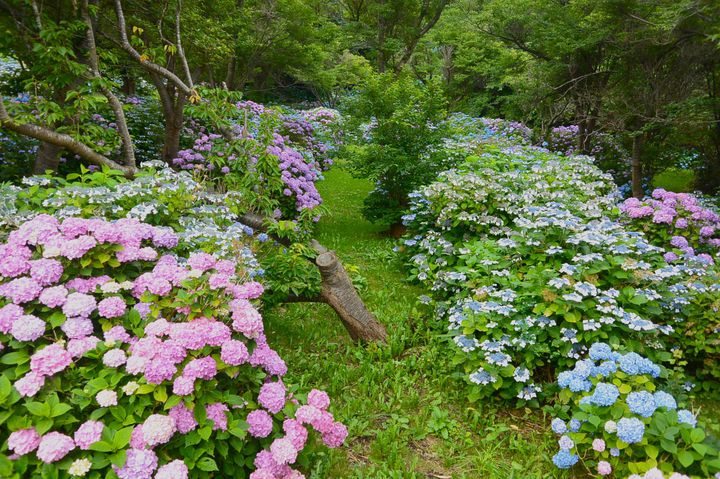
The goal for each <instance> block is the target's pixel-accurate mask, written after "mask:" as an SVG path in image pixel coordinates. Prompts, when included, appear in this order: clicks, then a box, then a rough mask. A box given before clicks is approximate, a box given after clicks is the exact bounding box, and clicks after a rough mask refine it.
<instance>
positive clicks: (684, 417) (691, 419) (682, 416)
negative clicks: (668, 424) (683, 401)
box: [677, 409, 697, 427]
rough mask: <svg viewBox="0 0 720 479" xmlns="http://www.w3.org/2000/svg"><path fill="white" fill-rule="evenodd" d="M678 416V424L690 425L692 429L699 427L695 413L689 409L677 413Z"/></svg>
mask: <svg viewBox="0 0 720 479" xmlns="http://www.w3.org/2000/svg"><path fill="white" fill-rule="evenodd" d="M677 415H678V422H679V423H681V424H690V425H691V426H692V427H695V426H696V425H697V418H696V417H695V415H694V414H693V413H691V412H690V411H688V410H687V409H680V410H679V411H678V412H677Z"/></svg>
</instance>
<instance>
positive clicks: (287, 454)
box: [270, 437, 298, 464]
mask: <svg viewBox="0 0 720 479" xmlns="http://www.w3.org/2000/svg"><path fill="white" fill-rule="evenodd" d="M270 453H271V454H272V456H273V459H275V462H277V463H278V464H292V463H293V462H295V460H296V459H297V453H298V451H297V449H295V446H294V445H293V443H292V441H290V439H288V438H286V437H284V438H280V439H275V440H274V441H273V443H272V444H271V445H270Z"/></svg>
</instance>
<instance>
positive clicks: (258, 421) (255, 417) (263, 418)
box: [247, 409, 273, 437]
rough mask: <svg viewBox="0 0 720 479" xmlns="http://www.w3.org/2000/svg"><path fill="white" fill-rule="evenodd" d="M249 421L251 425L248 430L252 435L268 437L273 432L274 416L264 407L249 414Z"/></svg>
mask: <svg viewBox="0 0 720 479" xmlns="http://www.w3.org/2000/svg"><path fill="white" fill-rule="evenodd" d="M247 422H248V424H249V425H250V428H249V429H248V432H249V433H250V435H251V436H254V437H268V436H269V435H270V433H271V432H272V428H273V420H272V417H270V414H268V413H267V412H265V411H264V410H262V409H257V410H255V411H252V412H251V413H250V414H248V416H247Z"/></svg>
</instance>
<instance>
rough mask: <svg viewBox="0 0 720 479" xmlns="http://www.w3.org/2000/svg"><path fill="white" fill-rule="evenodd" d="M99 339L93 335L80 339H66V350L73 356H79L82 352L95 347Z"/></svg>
mask: <svg viewBox="0 0 720 479" xmlns="http://www.w3.org/2000/svg"><path fill="white" fill-rule="evenodd" d="M99 342H100V340H99V339H98V338H96V337H95V336H87V337H84V338H80V339H71V340H70V341H68V344H67V350H68V352H69V353H70V355H71V356H72V357H73V358H79V357H80V356H82V355H83V354H85V353H87V352H88V351H91V350H93V349H95V348H96V347H97V343H99Z"/></svg>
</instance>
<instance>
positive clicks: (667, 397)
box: [653, 391, 677, 410]
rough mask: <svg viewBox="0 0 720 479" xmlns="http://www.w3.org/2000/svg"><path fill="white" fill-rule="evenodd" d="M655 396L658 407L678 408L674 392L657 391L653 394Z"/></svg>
mask: <svg viewBox="0 0 720 479" xmlns="http://www.w3.org/2000/svg"><path fill="white" fill-rule="evenodd" d="M653 398H654V399H655V404H656V405H657V407H664V408H666V409H668V410H673V409H677V402H675V398H674V397H672V394H668V393H666V392H665V391H656V392H655V394H653Z"/></svg>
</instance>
